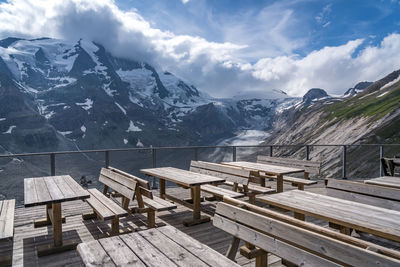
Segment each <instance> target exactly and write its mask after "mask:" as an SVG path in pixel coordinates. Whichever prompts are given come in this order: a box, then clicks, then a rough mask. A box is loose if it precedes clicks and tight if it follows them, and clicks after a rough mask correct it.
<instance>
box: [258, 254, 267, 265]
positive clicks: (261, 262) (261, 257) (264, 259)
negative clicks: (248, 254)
mask: <svg viewBox="0 0 400 267" xmlns="http://www.w3.org/2000/svg"><path fill="white" fill-rule="evenodd" d="M263 252H264V253H263V254H261V255H259V256H257V257H256V267H267V266H268V253H267V252H266V251H263Z"/></svg>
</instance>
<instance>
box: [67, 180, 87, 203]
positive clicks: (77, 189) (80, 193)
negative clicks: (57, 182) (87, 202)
mask: <svg viewBox="0 0 400 267" xmlns="http://www.w3.org/2000/svg"><path fill="white" fill-rule="evenodd" d="M64 176H65V177H64ZM63 177H64V181H65V183H66V184H68V185H69V187H70V188H71V189H72V191H74V193H75V198H74V199H85V198H89V193H88V192H87V191H86V190H85V189H83V188H82V186H80V185H79V184H78V183H77V182H76V181H75V180H74V179H73V178H72V177H71V176H69V175H63Z"/></svg>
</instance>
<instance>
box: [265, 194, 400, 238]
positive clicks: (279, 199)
mask: <svg viewBox="0 0 400 267" xmlns="http://www.w3.org/2000/svg"><path fill="white" fill-rule="evenodd" d="M257 200H259V201H261V202H264V203H267V204H270V205H273V206H277V207H280V208H283V209H287V210H291V211H295V212H298V213H301V214H305V215H309V216H312V217H315V218H319V219H322V220H325V221H329V222H332V223H336V224H339V225H342V226H345V227H349V228H353V229H356V230H359V231H362V232H367V233H370V234H374V235H377V236H381V237H384V238H387V239H391V240H394V241H397V242H399V241H400V212H399V211H395V210H389V209H384V208H380V207H376V206H371V205H366V204H362V203H358V202H353V201H348V200H343V199H339V198H334V197H329V196H325V195H320V194H315V193H311V192H306V191H300V190H291V191H287V192H284V193H279V194H274V195H265V196H260V197H257Z"/></svg>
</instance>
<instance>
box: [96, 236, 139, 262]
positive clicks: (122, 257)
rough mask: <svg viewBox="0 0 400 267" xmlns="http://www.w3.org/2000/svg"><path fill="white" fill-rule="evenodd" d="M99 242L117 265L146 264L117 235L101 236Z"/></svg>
mask: <svg viewBox="0 0 400 267" xmlns="http://www.w3.org/2000/svg"><path fill="white" fill-rule="evenodd" d="M99 242H100V244H101V246H102V247H103V249H104V250H105V251H106V252H107V254H108V255H109V256H110V258H111V259H112V261H113V262H114V263H115V264H116V265H117V266H121V267H122V266H127V267H128V266H139V267H141V266H143V267H145V266H146V264H144V263H143V262H142V261H141V260H140V259H139V258H138V256H136V254H135V253H134V252H133V251H132V250H131V249H130V248H129V247H128V246H127V245H126V244H125V242H124V241H122V239H121V238H119V237H118V236H113V237H110V238H103V239H100V240H99Z"/></svg>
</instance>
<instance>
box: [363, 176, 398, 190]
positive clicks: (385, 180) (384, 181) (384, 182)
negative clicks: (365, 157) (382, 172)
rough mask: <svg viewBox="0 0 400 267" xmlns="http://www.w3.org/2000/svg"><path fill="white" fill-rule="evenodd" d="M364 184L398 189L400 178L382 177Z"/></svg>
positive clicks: (365, 181)
mask: <svg viewBox="0 0 400 267" xmlns="http://www.w3.org/2000/svg"><path fill="white" fill-rule="evenodd" d="M364 183H366V184H374V185H380V186H386V187H392V188H400V177H394V176H382V177H378V178H374V179H369V180H364Z"/></svg>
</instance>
